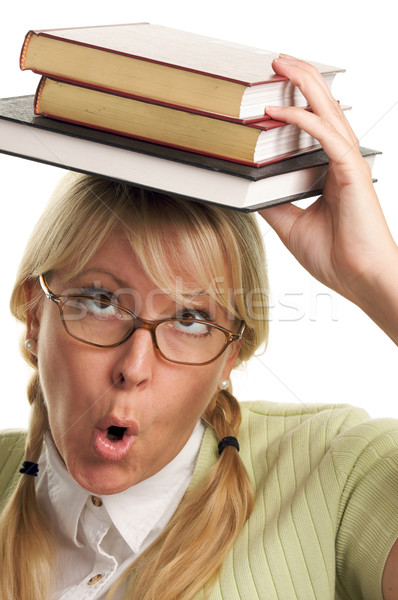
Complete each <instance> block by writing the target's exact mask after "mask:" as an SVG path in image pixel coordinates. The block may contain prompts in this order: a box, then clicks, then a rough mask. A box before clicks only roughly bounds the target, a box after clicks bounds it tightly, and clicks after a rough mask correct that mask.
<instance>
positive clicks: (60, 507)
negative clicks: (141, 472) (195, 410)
mask: <svg viewBox="0 0 398 600" xmlns="http://www.w3.org/2000/svg"><path fill="white" fill-rule="evenodd" d="M204 429H205V427H204V425H203V423H202V422H201V421H199V422H198V423H197V424H196V427H195V429H194V431H193V433H192V435H191V436H190V438H189V440H188V442H187V443H186V444H185V446H184V447H183V448H182V450H181V451H180V453H179V454H178V455H177V456H176V457H175V458H174V459H173V460H172V461H171V462H170V463H169V464H168V465H166V466H165V467H164V468H163V469H162V470H161V471H159V472H158V473H156V474H155V475H153V476H152V477H149V478H148V479H145V480H144V481H141V482H140V483H138V484H136V485H134V486H131V487H130V488H128V489H127V490H125V491H123V492H120V493H119V494H112V495H109V496H102V497H101V498H102V501H103V504H104V506H105V508H106V510H107V512H108V514H109V516H110V519H111V521H112V523H113V525H114V526H115V527H116V529H117V531H118V532H119V533H120V535H121V536H122V537H123V538H124V540H125V541H126V542H127V544H128V545H129V546H130V548H131V550H132V551H133V552H135V553H137V552H139V550H140V548H141V546H142V544H143V543H144V541H145V540H146V538H147V537H148V535H149V534H150V532H152V531H154V530H158V531H157V535H158V534H159V533H160V532H161V531H162V529H163V528H164V526H165V525H166V524H167V522H168V520H169V519H170V518H171V516H172V515H173V513H174V511H175V510H176V508H177V506H178V504H179V503H180V501H181V498H182V496H183V495H184V493H185V491H186V489H187V487H188V485H189V482H190V480H191V477H192V474H193V471H194V468H195V463H196V459H197V455H198V452H199V448H200V445H201V442H202V437H203V432H204ZM40 463H41V465H40V467H41V471H40V472H41V473H43V472H45V473H46V474H47V485H48V497H49V500H50V503H51V505H52V508H53V510H54V512H55V518H56V521H57V525H58V527H59V528H60V530H61V532H62V533H63V535H65V536H66V537H67V538H69V539H71V540H72V541H73V542H74V544H75V545H76V546H78V547H81V544H80V543H79V541H78V539H77V531H78V525H79V520H80V518H81V515H82V511H83V508H84V506H85V504H86V502H87V501H88V500H89V498H90V496H91V495H90V493H89V492H88V491H87V490H85V489H83V488H82V487H81V486H80V485H79V484H78V483H77V482H76V481H75V480H74V479H73V478H72V476H71V475H70V474H69V472H68V470H67V469H66V467H65V464H64V462H63V461H62V459H61V457H60V455H59V453H58V451H57V449H56V447H55V445H54V442H53V440H52V437H51V434H50V433H48V434H47V435H46V444H45V450H44V452H43V455H42V457H41V459H40ZM38 483H39V482H38ZM157 535H156V536H155V537H157ZM152 537H153V539H155V537H154V536H152Z"/></svg>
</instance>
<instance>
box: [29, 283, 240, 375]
mask: <svg viewBox="0 0 398 600" xmlns="http://www.w3.org/2000/svg"><path fill="white" fill-rule="evenodd" d="M39 282H40V286H41V288H42V290H43V292H44V294H45V296H46V297H47V298H48V299H49V300H51V301H52V302H54V303H55V304H56V305H57V307H58V310H59V315H60V318H61V322H62V325H63V327H64V329H65V331H66V333H67V334H68V335H70V336H71V337H72V338H73V339H75V340H77V341H79V342H82V343H83V344H88V345H90V346H95V347H97V348H116V347H117V346H120V345H121V344H123V343H124V342H126V341H127V340H128V339H129V338H130V337H131V336H132V335H133V334H134V333H135V332H136V331H137V329H146V330H147V331H149V332H150V334H151V337H152V342H153V345H154V347H155V349H156V350H157V352H158V353H159V354H160V356H161V357H162V358H164V359H165V360H167V361H169V362H172V363H174V364H178V365H190V366H193V367H199V366H204V365H208V364H210V363H212V362H214V361H215V360H217V358H219V357H220V356H221V355H222V354H223V353H224V352H225V350H226V349H227V348H228V346H229V345H230V344H231V343H232V342H235V341H239V340H241V339H242V337H243V333H244V331H245V328H246V323H245V322H244V321H241V324H240V326H239V329H238V331H237V332H236V333H235V332H233V331H230V330H229V329H226V328H225V327H222V326H221V325H217V324H216V323H211V322H210V321H205V320H203V319H190V318H187V317H169V318H167V319H158V320H156V321H149V320H147V319H142V318H141V317H138V316H137V315H136V314H134V313H133V312H132V311H131V310H129V309H128V308H125V307H124V306H122V305H121V304H118V303H117V302H112V301H111V300H101V302H103V303H104V304H106V305H108V306H114V307H115V308H118V309H120V310H122V311H124V312H126V313H127V314H129V315H130V316H131V317H133V320H132V323H133V327H132V329H131V331H129V332H128V333H127V334H126V335H125V336H124V337H123V338H122V340H121V341H119V342H116V343H114V344H106V345H104V344H97V343H95V342H89V341H88V340H84V339H82V338H79V337H78V336H76V335H74V334H73V333H71V332H70V331H69V329H68V328H67V326H66V323H65V319H64V314H63V307H64V305H65V303H66V302H67V301H68V300H71V299H74V298H83V299H87V300H92V299H93V298H94V299H95V296H92V295H90V294H55V293H54V292H53V291H52V290H51V289H50V287H49V285H48V283H47V279H46V277H45V274H43V273H42V274H41V275H40V276H39ZM168 321H178V322H179V323H202V324H204V325H209V326H210V327H213V328H214V329H218V330H219V331H221V332H222V333H223V334H224V335H225V340H226V342H225V346H223V348H222V349H221V350H220V352H219V353H218V354H217V355H216V356H215V357H214V358H212V359H210V360H207V361H205V362H201V363H192V362H184V361H178V360H172V359H171V358H168V357H167V356H166V355H165V354H163V352H162V351H161V349H160V348H159V346H158V343H157V340H156V328H157V327H158V326H159V325H161V324H162V323H167V322H168ZM137 322H138V323H140V325H139V326H138V327H136V326H135V324H136V323H137Z"/></svg>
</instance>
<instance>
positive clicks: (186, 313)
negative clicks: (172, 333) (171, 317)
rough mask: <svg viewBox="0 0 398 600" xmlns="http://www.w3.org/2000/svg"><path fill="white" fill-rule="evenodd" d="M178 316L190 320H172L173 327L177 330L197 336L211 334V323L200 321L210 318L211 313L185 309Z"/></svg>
mask: <svg viewBox="0 0 398 600" xmlns="http://www.w3.org/2000/svg"><path fill="white" fill-rule="evenodd" d="M178 317H180V318H182V319H190V321H177V320H176V321H172V324H173V328H174V329H175V330H177V331H181V332H182V333H186V334H189V335H195V336H204V335H209V334H210V331H211V325H210V323H200V321H208V320H209V315H208V314H207V313H205V312H204V311H199V310H191V309H184V310H183V311H181V313H180V314H178V315H177V318H178ZM196 321H197V322H196Z"/></svg>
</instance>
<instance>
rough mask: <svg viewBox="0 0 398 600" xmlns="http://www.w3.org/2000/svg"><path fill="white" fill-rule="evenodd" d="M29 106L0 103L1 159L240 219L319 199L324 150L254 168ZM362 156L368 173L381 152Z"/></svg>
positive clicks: (17, 101) (18, 101)
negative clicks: (161, 195)
mask: <svg viewBox="0 0 398 600" xmlns="http://www.w3.org/2000/svg"><path fill="white" fill-rule="evenodd" d="M33 101H34V97H33V96H20V97H16V98H3V99H0V152H2V153H5V154H10V155H13V156H18V157H21V158H26V159H29V160H34V161H38V162H42V163H46V164H49V165H54V166H57V167H62V168H64V169H68V170H72V171H78V172H81V173H89V174H94V175H99V176H102V177H108V178H111V179H115V180H119V181H124V182H128V183H133V184H136V185H139V186H141V187H144V188H147V189H152V190H158V191H162V192H166V193H172V194H176V195H179V196H183V197H186V198H191V199H195V200H200V201H203V202H209V203H213V204H221V205H223V206H226V207H230V208H234V209H237V210H243V211H254V210H258V209H259V208H265V207H266V206H271V205H273V204H280V203H282V202H291V201H293V200H300V199H303V198H308V197H311V196H316V195H319V194H321V193H322V187H323V182H324V178H325V175H326V173H327V169H328V163H329V159H328V156H327V155H326V154H325V152H324V151H323V150H315V151H312V152H307V153H303V154H301V155H299V156H295V157H293V158H288V159H285V160H281V161H278V162H274V163H271V164H268V165H266V166H263V167H251V166H248V165H242V164H239V163H235V162H231V161H227V160H221V159H217V158H211V157H209V156H204V155H200V154H196V153H193V152H186V151H183V150H178V149H176V148H169V147H167V146H161V145H158V144H153V143H150V142H145V141H141V140H136V139H133V138H129V137H124V136H120V135H116V134H112V133H107V132H104V131H99V130H95V129H89V128H86V127H82V126H80V125H72V124H70V123H66V122H62V121H58V120H54V119H49V118H47V117H40V116H35V115H34V112H33ZM361 152H362V154H363V156H364V157H365V159H366V160H367V161H368V162H369V164H370V165H371V166H372V165H373V161H374V157H375V155H376V154H378V152H377V151H376V150H370V149H367V148H361Z"/></svg>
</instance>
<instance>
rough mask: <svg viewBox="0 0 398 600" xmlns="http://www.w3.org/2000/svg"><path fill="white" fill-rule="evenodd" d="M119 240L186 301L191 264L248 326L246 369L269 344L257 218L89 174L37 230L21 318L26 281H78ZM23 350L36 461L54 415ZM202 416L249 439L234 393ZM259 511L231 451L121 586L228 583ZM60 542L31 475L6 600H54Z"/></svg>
mask: <svg viewBox="0 0 398 600" xmlns="http://www.w3.org/2000/svg"><path fill="white" fill-rule="evenodd" d="M112 234H116V235H118V234H121V235H123V236H125V237H126V238H127V239H128V240H129V241H130V243H131V247H132V250H133V251H134V253H135V254H136V255H137V257H138V258H139V260H140V261H141V264H142V265H143V267H144V269H145V270H146V272H147V274H148V275H149V276H150V277H151V278H152V279H153V281H154V282H155V283H156V285H157V286H158V287H160V288H162V289H164V290H167V292H168V293H170V294H172V295H175V296H176V297H177V295H178V292H177V291H176V290H175V285H176V283H175V282H176V276H181V278H182V279H183V278H184V275H186V273H187V265H188V269H189V272H191V273H193V274H194V276H195V281H197V282H198V284H199V285H200V286H201V287H202V289H205V290H206V292H208V293H209V294H210V295H211V296H212V297H213V298H214V300H215V301H216V302H217V303H218V304H220V305H221V306H222V307H223V308H224V309H225V310H226V311H228V312H229V313H230V314H232V315H234V317H235V318H236V319H238V320H243V321H244V322H245V323H246V330H245V336H244V339H243V343H242V346H241V349H240V353H239V357H238V362H241V361H245V360H247V359H248V358H249V357H250V356H251V355H252V354H253V353H254V352H255V351H256V349H258V348H259V347H260V346H261V345H262V344H264V343H265V342H266V339H267V334H268V309H267V304H268V302H267V273H266V264H265V256H264V251H263V245H262V238H261V235H260V232H259V229H258V227H257V223H256V218H255V217H254V216H253V215H250V214H244V213H239V212H237V211H231V210H227V209H224V208H220V207H216V206H209V205H205V204H200V203H196V202H192V201H186V200H184V199H180V198H177V197H172V196H166V195H163V194H160V193H157V192H151V191H145V190H143V189H141V188H136V187H133V186H129V185H127V184H123V183H117V182H114V181H110V180H105V179H100V178H95V177H91V176H82V175H79V176H76V175H72V174H69V175H68V176H67V177H66V178H64V180H63V181H62V182H61V185H60V186H59V187H58V188H57V190H56V191H55V193H54V195H53V197H52V199H51V201H50V203H49V205H48V207H47V209H46V210H45V212H44V214H43V215H42V217H41V219H40V220H39V222H38V224H37V226H36V228H35V229H34V232H33V234H32V236H31V238H30V240H29V242H28V245H27V248H26V251H25V254H24V257H23V259H22V262H21V265H20V268H19V271H18V274H17V280H16V283H15V287H14V291H13V294H12V297H11V310H12V312H13V314H14V315H15V316H16V317H17V318H18V319H19V320H20V321H22V322H24V323H26V320H27V314H28V311H29V302H27V297H26V286H25V285H24V284H26V283H29V284H30V285H37V278H38V277H39V275H40V274H41V273H48V272H51V271H56V270H58V269H61V268H68V269H69V271H70V274H71V276H73V274H74V273H76V272H78V271H79V270H80V269H81V268H82V267H83V266H84V264H85V263H86V262H87V261H88V260H89V259H90V257H91V256H93V254H95V252H96V251H97V250H98V248H99V247H100V246H101V244H102V243H103V242H104V241H105V240H106V239H107V238H108V237H109V235H112ZM170 266H171V268H170ZM225 274H227V278H225V277H226V276H225ZM39 298H41V296H39ZM253 307H255V312H254V308H253ZM22 352H23V354H24V356H25V358H26V360H28V361H29V363H30V364H31V365H32V366H33V367H34V369H35V373H34V375H33V377H32V381H31V383H30V386H29V389H28V399H29V402H30V404H31V406H32V415H31V423H30V427H29V432H28V436H27V443H26V459H27V460H30V461H33V462H37V461H38V459H39V456H40V453H41V450H42V445H43V438H44V434H45V431H46V429H47V428H48V418H47V412H46V407H45V401H44V398H43V393H42V390H41V387H40V380H39V374H38V372H37V366H36V361H35V358H34V357H33V356H32V354H31V353H30V352H29V351H27V350H26V349H25V348H24V347H22ZM203 418H204V419H205V420H206V421H207V423H208V424H209V426H210V427H212V428H213V429H214V431H215V434H216V436H217V437H218V438H219V439H221V438H222V437H225V436H229V435H232V436H237V435H238V431H239V425H240V419H241V416H240V409H239V404H238V402H237V401H236V400H235V398H234V397H233V396H232V395H231V394H230V393H228V392H226V391H220V392H219V393H218V394H216V395H215V397H214V398H212V399H211V400H210V402H209V405H208V407H207V409H206V411H205V414H204V415H203ZM252 506H253V494H252V489H251V484H250V481H249V478H248V475H247V473H246V470H245V468H244V466H243V463H242V462H241V460H240V457H239V454H238V453H237V452H236V450H235V449H234V448H232V447H229V448H226V449H225V450H224V452H223V453H222V455H221V457H220V458H219V460H218V461H217V462H216V464H215V466H214V467H213V468H212V470H211V471H210V472H209V473H208V475H207V477H206V479H205V480H204V481H202V482H201V483H200V484H198V485H197V486H196V487H195V488H194V489H193V490H190V491H189V492H187V493H186V495H185V497H184V498H183V500H182V502H181V504H180V506H179V508H178V509H177V511H176V513H175V515H174V516H173V518H172V519H171V521H170V523H169V524H168V526H167V527H166V529H165V531H164V532H163V533H162V535H161V536H160V537H159V538H158V540H156V542H155V543H154V544H153V545H152V546H151V547H150V548H149V549H147V550H146V551H145V553H144V554H143V555H142V556H140V557H139V559H138V560H137V561H136V562H135V563H134V565H133V567H132V568H131V569H129V570H128V571H127V572H126V574H125V576H124V577H123V578H122V579H125V578H127V576H129V575H131V576H130V578H129V586H128V591H127V592H126V596H125V597H126V599H127V598H129V599H137V600H138V599H139V600H155V599H158V598H160V597H161V598H162V600H188V599H189V598H192V597H193V595H194V594H195V593H196V592H197V591H198V590H199V589H200V588H201V587H203V586H204V585H205V583H206V582H210V581H211V580H212V579H214V577H215V576H216V575H217V573H218V571H219V569H220V568H221V565H222V563H223V560H224V559H225V556H226V554H227V553H228V551H229V550H230V549H231V547H232V545H233V543H234V541H235V539H236V537H237V536H238V534H239V532H240V530H241V528H242V527H243V525H244V523H245V521H246V520H247V518H248V516H249V515H250V512H251V510H252ZM188 533H189V535H188ZM54 545H55V541H54V539H53V536H52V535H51V532H49V530H48V523H46V522H45V521H44V517H43V515H42V513H41V511H40V508H39V506H38V502H37V500H36V495H35V486H34V478H32V477H27V476H24V477H22V478H21V480H20V482H19V484H18V486H17V488H16V490H15V492H14V494H13V495H12V497H11V499H10V501H9V502H8V505H7V507H6V509H5V510H4V512H3V514H2V517H1V520H0V557H1V575H0V597H1V598H2V600H15V598H18V599H19V600H43V598H47V597H48V596H49V595H50V590H51V585H52V581H51V573H52V572H53V567H54V563H53V560H54V556H55V555H56V552H55V551H54V550H55V548H54ZM15 556H17V557H18V559H17V560H16V561H15V558H14V557H15ZM32 582H34V584H33V585H32Z"/></svg>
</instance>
